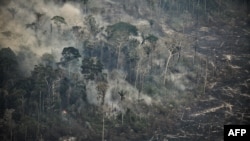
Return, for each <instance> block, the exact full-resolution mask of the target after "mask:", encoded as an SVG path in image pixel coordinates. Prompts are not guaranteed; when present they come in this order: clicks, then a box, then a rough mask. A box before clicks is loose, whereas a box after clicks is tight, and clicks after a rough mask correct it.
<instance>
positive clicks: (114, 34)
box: [106, 22, 138, 40]
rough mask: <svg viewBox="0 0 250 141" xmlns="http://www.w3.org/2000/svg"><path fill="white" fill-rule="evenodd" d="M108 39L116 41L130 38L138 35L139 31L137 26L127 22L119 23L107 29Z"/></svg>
mask: <svg viewBox="0 0 250 141" xmlns="http://www.w3.org/2000/svg"><path fill="white" fill-rule="evenodd" d="M106 32H107V33H108V39H111V40H112V39H114V38H119V37H122V36H123V37H124V38H128V36H129V35H130V34H131V35H138V29H137V28H136V26H134V25H131V24H130V23H126V22H119V23H116V24H113V25H110V26H108V27H107V29H106Z"/></svg>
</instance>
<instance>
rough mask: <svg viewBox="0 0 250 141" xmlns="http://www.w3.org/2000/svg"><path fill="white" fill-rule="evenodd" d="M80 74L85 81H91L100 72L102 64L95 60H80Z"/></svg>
mask: <svg viewBox="0 0 250 141" xmlns="http://www.w3.org/2000/svg"><path fill="white" fill-rule="evenodd" d="M81 68H82V74H84V75H85V76H86V78H87V79H91V80H93V79H94V77H95V76H97V75H98V74H99V73H101V72H102V69H103V64H102V63H101V61H100V60H98V59H97V58H87V57H86V58H84V59H83V60H82V66H81Z"/></svg>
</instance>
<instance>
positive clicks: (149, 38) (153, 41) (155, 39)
mask: <svg viewBox="0 0 250 141" xmlns="http://www.w3.org/2000/svg"><path fill="white" fill-rule="evenodd" d="M145 39H146V40H148V41H149V42H150V43H151V44H155V43H156V42H157V41H158V37H156V36H155V35H152V34H149V35H148V36H147V37H146V38H145Z"/></svg>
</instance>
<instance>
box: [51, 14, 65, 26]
mask: <svg viewBox="0 0 250 141" xmlns="http://www.w3.org/2000/svg"><path fill="white" fill-rule="evenodd" d="M51 20H53V21H54V22H55V24H57V25H58V24H67V23H66V21H65V19H64V18H63V17H61V16H54V17H53V18H51Z"/></svg>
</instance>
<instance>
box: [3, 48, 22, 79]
mask: <svg viewBox="0 0 250 141" xmlns="http://www.w3.org/2000/svg"><path fill="white" fill-rule="evenodd" d="M18 69H19V67H18V62H17V58H16V55H15V53H14V52H13V51H12V50H11V49H10V48H3V49H1V50H0V74H1V75H0V84H1V83H3V81H7V80H8V79H9V78H14V77H17V75H18Z"/></svg>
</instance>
